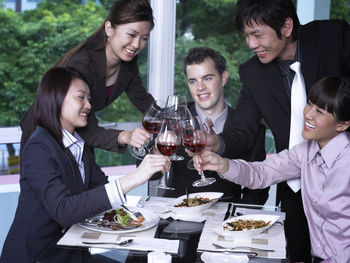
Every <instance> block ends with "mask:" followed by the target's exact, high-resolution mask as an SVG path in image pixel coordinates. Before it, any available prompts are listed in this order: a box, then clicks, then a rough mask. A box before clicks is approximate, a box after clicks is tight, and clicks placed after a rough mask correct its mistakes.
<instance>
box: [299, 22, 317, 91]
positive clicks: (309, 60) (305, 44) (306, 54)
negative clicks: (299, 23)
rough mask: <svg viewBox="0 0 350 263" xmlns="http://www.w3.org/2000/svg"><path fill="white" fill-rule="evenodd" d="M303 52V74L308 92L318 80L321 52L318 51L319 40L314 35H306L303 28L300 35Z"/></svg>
mask: <svg viewBox="0 0 350 263" xmlns="http://www.w3.org/2000/svg"><path fill="white" fill-rule="evenodd" d="M300 50H301V60H302V61H301V72H302V73H303V77H304V81H305V86H306V91H308V90H309V89H310V87H311V86H312V85H313V82H314V80H315V79H317V77H316V76H317V67H316V65H318V61H319V55H318V54H320V52H319V51H318V49H317V40H316V39H315V38H314V36H313V35H310V34H306V33H305V32H304V31H303V28H301V33H300Z"/></svg>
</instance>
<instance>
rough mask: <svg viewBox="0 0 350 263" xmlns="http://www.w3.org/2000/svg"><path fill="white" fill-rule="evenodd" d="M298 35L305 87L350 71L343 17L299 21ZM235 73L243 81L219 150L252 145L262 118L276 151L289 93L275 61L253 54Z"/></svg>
mask: <svg viewBox="0 0 350 263" xmlns="http://www.w3.org/2000/svg"><path fill="white" fill-rule="evenodd" d="M299 41H300V42H299V43H300V48H301V58H302V61H301V70H302V72H303V76H304V79H305V85H306V91H308V90H309V89H310V87H311V85H312V84H313V83H315V82H316V81H318V80H319V79H321V78H323V77H325V76H327V75H331V74H338V75H339V74H341V75H347V76H349V75H350V27H349V24H348V23H347V22H346V21H343V20H326V21H313V22H311V23H309V24H306V25H304V26H301V28H300V32H299ZM239 74H240V79H241V82H242V84H243V86H242V89H241V92H240V97H239V99H238V103H237V107H236V116H237V118H236V120H235V122H234V124H233V125H232V127H233V128H232V129H231V130H230V131H229V132H227V133H226V132H224V133H223V134H221V136H222V138H223V139H224V141H225V143H226V146H227V147H226V150H225V153H224V156H227V157H229V158H239V155H240V154H241V153H242V152H243V151H245V149H247V148H249V147H251V145H252V144H253V142H254V134H255V133H256V131H257V130H258V127H259V124H260V122H261V120H262V119H264V121H265V122H266V123H267V125H268V127H269V128H270V129H271V131H272V133H273V136H274V138H275V143H276V149H277V151H278V152H279V151H282V150H284V149H287V148H288V143H289V129H290V111H291V109H290V98H289V97H288V96H287V94H286V92H285V88H284V84H283V79H282V75H281V73H280V70H279V67H278V65H277V62H276V61H272V62H271V63H268V64H262V63H261V62H260V61H259V59H258V57H257V56H254V57H252V58H251V59H249V60H248V61H247V62H246V63H244V64H242V65H241V66H240V68H239ZM277 201H278V200H277Z"/></svg>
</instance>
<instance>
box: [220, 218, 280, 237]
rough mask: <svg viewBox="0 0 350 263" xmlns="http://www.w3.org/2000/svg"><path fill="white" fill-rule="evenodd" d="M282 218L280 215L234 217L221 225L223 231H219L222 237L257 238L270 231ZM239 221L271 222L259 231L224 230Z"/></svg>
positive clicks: (258, 229)
mask: <svg viewBox="0 0 350 263" xmlns="http://www.w3.org/2000/svg"><path fill="white" fill-rule="evenodd" d="M279 218H280V216H279V215H267V214H251V215H242V216H236V217H232V218H230V219H227V220H225V221H224V222H223V223H222V225H221V229H220V231H219V234H220V235H223V236H228V237H232V238H235V237H250V236H255V235H258V234H260V233H262V232H264V231H265V230H266V229H268V228H269V227H271V226H272V225H273V224H274V223H275V222H276V221H277V220H278V219H279ZM239 219H243V220H248V219H251V220H263V221H265V222H269V221H270V224H268V225H267V226H265V227H262V228H257V229H250V230H248V229H244V230H242V231H230V230H224V228H223V227H224V225H225V224H226V223H228V222H235V221H237V220H239Z"/></svg>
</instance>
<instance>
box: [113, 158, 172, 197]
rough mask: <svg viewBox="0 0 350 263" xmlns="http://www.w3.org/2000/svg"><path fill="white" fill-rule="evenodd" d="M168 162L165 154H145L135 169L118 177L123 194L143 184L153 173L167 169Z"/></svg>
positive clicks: (168, 166) (163, 171)
mask: <svg viewBox="0 0 350 263" xmlns="http://www.w3.org/2000/svg"><path fill="white" fill-rule="evenodd" d="M170 164H171V163H170V159H169V157H167V156H165V155H157V154H147V155H146V156H145V158H144V159H143V161H142V162H141V163H140V165H139V166H138V167H137V168H136V170H134V171H133V172H132V173H130V174H127V175H125V176H123V177H121V178H120V179H119V182H120V185H121V188H122V190H123V194H126V193H127V192H129V191H131V190H132V189H134V188H135V187H137V186H139V185H142V184H144V183H145V182H146V181H148V180H149V179H150V178H151V177H152V175H153V174H155V173H157V172H162V173H165V172H167V171H169V169H170Z"/></svg>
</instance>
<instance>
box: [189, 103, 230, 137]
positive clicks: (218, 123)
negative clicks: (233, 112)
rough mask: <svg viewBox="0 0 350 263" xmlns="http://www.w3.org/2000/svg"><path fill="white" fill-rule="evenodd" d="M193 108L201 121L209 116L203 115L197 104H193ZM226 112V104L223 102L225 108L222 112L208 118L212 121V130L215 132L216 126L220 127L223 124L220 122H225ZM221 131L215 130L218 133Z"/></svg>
mask: <svg viewBox="0 0 350 263" xmlns="http://www.w3.org/2000/svg"><path fill="white" fill-rule="evenodd" d="M195 108H196V111H197V114H198V116H199V118H200V119H201V121H202V123H204V122H205V119H206V118H210V117H209V116H207V115H205V114H204V113H203V112H202V111H201V110H200V109H199V107H198V106H197V105H195ZM227 114H228V105H227V103H226V102H225V108H224V110H223V111H222V112H220V113H219V114H218V115H216V116H215V117H214V118H210V119H211V120H212V122H213V125H214V130H215V131H216V132H217V130H216V129H217V128H218V127H221V126H223V125H221V124H224V123H225V122H226V118H227ZM220 132H221V131H219V132H217V133H220Z"/></svg>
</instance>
